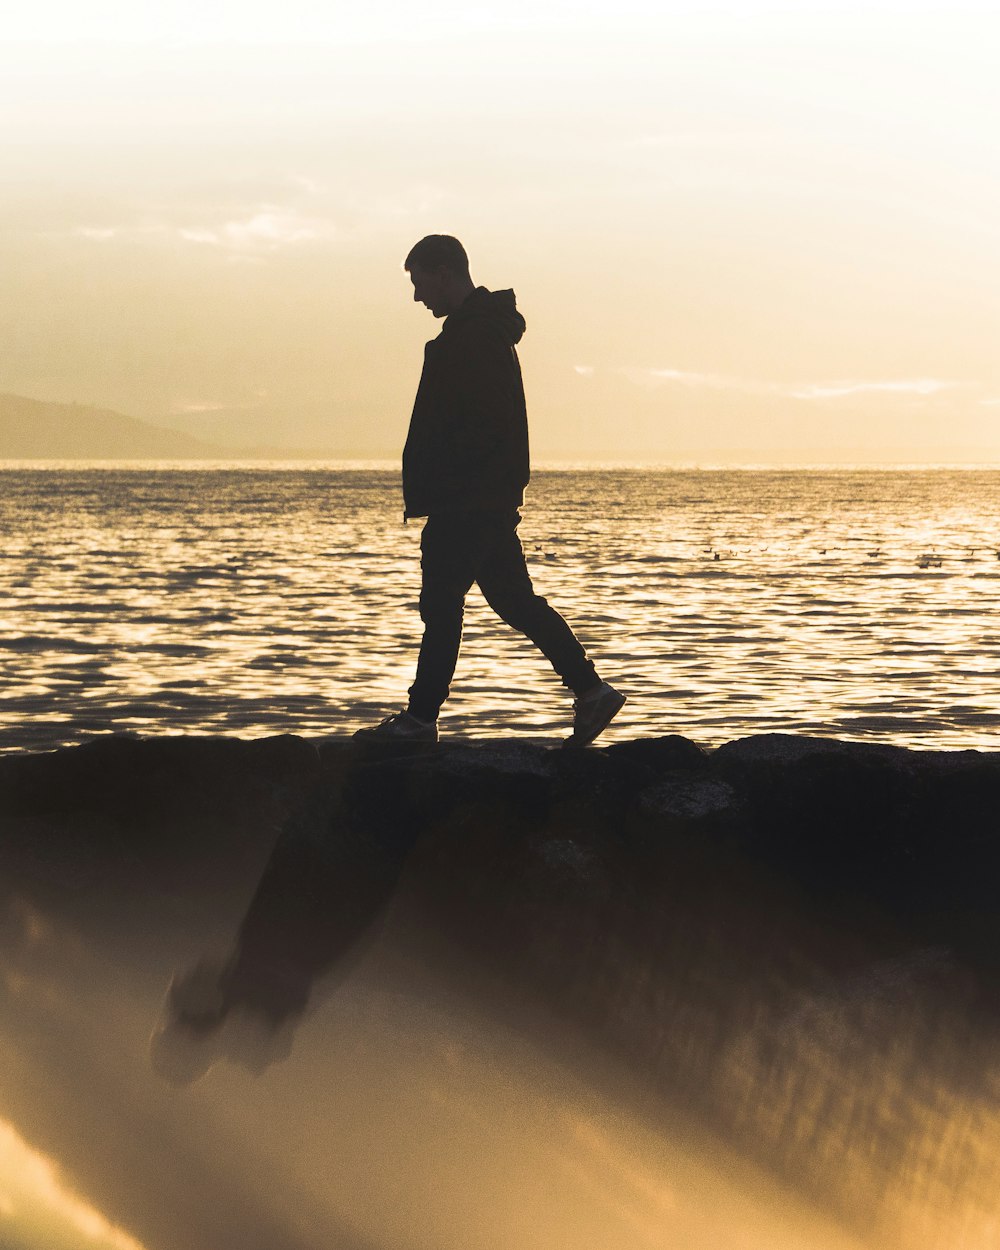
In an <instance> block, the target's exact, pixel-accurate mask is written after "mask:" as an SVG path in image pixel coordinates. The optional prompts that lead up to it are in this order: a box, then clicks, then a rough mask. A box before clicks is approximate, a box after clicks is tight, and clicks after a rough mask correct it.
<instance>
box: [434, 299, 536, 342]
mask: <svg viewBox="0 0 1000 1250" xmlns="http://www.w3.org/2000/svg"><path fill="white" fill-rule="evenodd" d="M473 317H485V318H487V319H488V320H489V322H490V323H491V324H492V325H493V326H494V327H495V328H496V329H497V330H498V331H499V332H500V334H501V335H502V336H503V337H504V339H505V340H506V341H507V342H508V343H510V344H511V346H513V345H514V344H515V343H519V342H520V341H521V336H522V335H523V334H524V327H525V321H524V318H523V317H522V316H521V314H520V313H519V312H518V311H517V301H516V299H515V297H514V292H513V291H488V290H487V289H486V287H484V286H477V287H476V289H475V290H474V291H473V292H472V294H471V295H469V296H468V298H467V299H466V300H465V303H464V304H462V306H461V308H457V309H456V310H455V311H454V312H453V313H452V314H451V316H450V317H448V321H465V320H467V319H470V318H473Z"/></svg>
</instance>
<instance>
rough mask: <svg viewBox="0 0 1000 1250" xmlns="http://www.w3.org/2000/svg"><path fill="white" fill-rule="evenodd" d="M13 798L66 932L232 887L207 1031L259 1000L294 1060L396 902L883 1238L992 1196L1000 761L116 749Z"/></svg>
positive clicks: (249, 745)
mask: <svg viewBox="0 0 1000 1250" xmlns="http://www.w3.org/2000/svg"><path fill="white" fill-rule="evenodd" d="M0 814H2V827H3V829H4V835H3V842H2V846H0V856H2V860H0V863H2V868H3V871H4V876H5V879H6V880H7V882H8V887H7V888H8V891H9V892H10V893H11V894H16V895H17V896H18V897H27V898H28V899H30V900H31V902H32V904H33V905H34V906H36V907H38V908H40V909H42V910H43V911H44V910H46V909H48V910H52V911H58V913H59V914H60V915H61V916H63V917H69V918H70V919H71V920H72V921H73V922H74V923H75V924H76V925H77V926H80V925H87V926H90V927H95V928H100V929H103V930H104V931H106V932H109V931H110V930H112V929H116V931H117V932H118V933H119V935H121V936H127V934H128V933H130V932H136V931H138V929H139V928H140V927H141V926H142V925H147V926H148V925H161V926H163V927H164V929H168V928H170V927H171V926H175V925H177V924H180V923H182V922H183V921H184V918H185V917H189V916H191V915H192V914H194V913H196V912H198V910H199V909H202V910H204V909H206V908H210V907H212V906H214V905H215V903H216V902H217V900H218V899H219V898H220V897H222V896H223V895H226V897H230V895H232V894H234V895H235V896H236V897H237V898H238V899H242V902H238V901H237V902H236V903H232V904H231V905H227V906H224V907H223V908H222V912H223V913H224V914H222V915H221V918H220V919H219V923H218V929H219V936H220V940H224V941H226V942H227V944H229V945H230V948H231V955H230V959H229V963H228V965H227V972H226V979H225V982H224V985H223V988H222V990H221V991H220V993H221V998H219V999H217V1001H216V1002H215V1003H214V1005H210V1006H209V1007H207V1008H206V1009H205V1014H204V1018H203V1019H201V1020H195V1021H194V1025H195V1031H196V1032H197V1031H198V1030H199V1029H200V1030H201V1031H202V1033H203V1034H204V1035H205V1036H206V1037H207V1036H208V1035H209V1034H211V1033H213V1031H216V1030H217V1029H219V1028H221V1026H222V1023H223V1017H224V1016H225V1015H226V1014H227V1012H229V1011H232V1012H237V1011H241V1012H244V1013H249V1014H250V1015H253V1014H256V1015H257V1017H258V1018H259V1021H260V1022H261V1024H262V1025H263V1026H264V1027H265V1028H270V1029H273V1030H274V1031H279V1030H281V1031H283V1036H284V1038H285V1041H284V1042H283V1044H282V1046H281V1047H280V1048H279V1049H278V1050H276V1052H275V1054H274V1055H273V1056H271V1057H272V1058H280V1057H284V1055H286V1054H287V1053H288V1052H289V1049H290V1047H291V1045H292V1042H291V1035H292V1034H293V1033H294V1029H295V1026H296V1023H297V1021H298V1019H299V1017H300V1016H301V1015H302V1013H303V1012H304V1011H306V1009H307V1008H310V1009H315V1008H316V1007H317V1003H318V1001H319V1000H320V999H323V998H324V997H327V996H329V995H330V994H331V993H333V994H335V992H336V985H337V983H338V980H342V978H343V977H344V976H345V975H347V973H348V972H349V970H350V968H351V966H352V961H353V960H355V959H357V958H358V956H359V954H361V953H363V951H364V945H365V940H366V938H367V937H369V936H370V935H371V933H372V932H373V931H374V927H375V926H377V924H378V923H379V922H380V921H381V920H382V919H383V918H384V917H385V916H386V915H387V914H391V915H393V916H394V924H395V925H396V927H397V928H398V929H399V931H400V932H402V933H405V934H406V935H407V937H406V941H405V942H403V943H402V944H401V945H402V948H403V949H404V952H405V953H404V955H403V956H402V958H404V959H413V960H423V961H426V962H431V963H434V964H435V966H437V967H441V968H445V969H447V975H448V976H450V977H452V978H453V980H454V983H455V984H456V985H460V986H461V987H462V991H463V992H465V993H468V994H470V995H472V996H474V997H478V998H480V999H482V1000H483V1001H485V1002H487V1003H488V1004H489V1003H493V1004H494V1006H495V1009H496V1010H497V1011H502V1012H504V1013H505V1015H506V1016H508V1017H509V1016H510V1015H511V1014H513V1015H514V1016H515V1017H517V1018H523V1020H524V1021H525V1022H526V1023H525V1027H526V1028H530V1027H534V1026H533V1025H532V1024H531V1023H530V1022H531V1021H532V1020H536V1019H537V1018H538V1017H537V1013H539V1012H541V1013H542V1014H543V1015H544V1016H545V1018H546V1019H548V1020H550V1021H552V1020H555V1021H558V1027H559V1028H560V1029H563V1030H567V1031H568V1034H569V1035H572V1036H575V1037H577V1038H578V1039H581V1041H582V1042H584V1043H585V1044H586V1045H587V1046H588V1047H591V1048H594V1049H595V1050H597V1051H599V1052H600V1053H601V1054H602V1055H604V1056H605V1057H606V1058H607V1060H608V1062H610V1063H612V1064H616V1065H618V1066H619V1068H620V1069H621V1070H622V1071H623V1072H626V1073H627V1074H628V1077H627V1079H628V1081H629V1082H630V1083H631V1085H632V1087H633V1089H634V1092H635V1094H636V1097H637V1098H638V1099H639V1100H640V1101H643V1100H645V1101H646V1102H647V1104H648V1107H649V1114H650V1115H652V1116H655V1114H656V1110H655V1108H656V1106H657V1101H658V1100H663V1101H664V1103H669V1104H671V1105H674V1106H677V1105H678V1104H679V1105H682V1106H683V1107H684V1108H685V1109H687V1110H690V1111H691V1112H692V1114H695V1115H697V1116H698V1117H700V1118H701V1119H702V1120H703V1121H704V1122H706V1123H708V1124H709V1125H711V1126H712V1128H713V1130H714V1131H718V1132H719V1133H720V1134H722V1135H724V1136H725V1138H726V1139H727V1140H728V1141H730V1142H733V1141H735V1142H737V1143H742V1146H743V1147H744V1148H745V1149H746V1150H747V1152H748V1153H751V1154H753V1156H754V1157H755V1158H756V1159H757V1160H758V1161H763V1162H764V1163H765V1164H766V1165H767V1166H769V1167H770V1168H772V1169H773V1170H774V1171H775V1172H776V1173H777V1174H778V1175H780V1176H781V1177H783V1178H784V1179H785V1180H788V1181H790V1182H792V1183H793V1184H795V1185H796V1187H798V1188H799V1189H800V1190H802V1191H803V1192H805V1193H806V1194H808V1195H809V1196H810V1197H811V1198H813V1199H814V1200H818V1201H820V1202H822V1203H823V1204H824V1205H826V1206H827V1207H829V1208H830V1209H832V1210H835V1211H836V1212H838V1214H839V1215H840V1216H841V1218H843V1219H846V1220H849V1221H850V1222H851V1223H855V1222H857V1223H858V1224H859V1225H860V1226H863V1227H864V1228H865V1229H866V1230H868V1231H870V1230H871V1229H872V1228H874V1227H877V1228H880V1229H881V1232H880V1234H879V1236H880V1237H881V1238H882V1240H881V1241H880V1242H879V1244H886V1245H888V1244H894V1238H896V1237H897V1235H899V1236H901V1235H902V1234H899V1224H898V1219H897V1216H898V1214H899V1211H900V1210H902V1209H903V1207H906V1208H907V1210H908V1211H910V1213H911V1215H912V1204H913V1202H914V1201H918V1203H919V1204H924V1205H926V1211H927V1219H932V1218H933V1219H935V1220H944V1219H946V1218H951V1216H954V1215H955V1213H956V1212H957V1211H958V1210H959V1207H961V1208H962V1210H966V1209H969V1210H975V1211H982V1212H983V1215H984V1218H985V1215H986V1213H988V1211H989V1210H990V1209H991V1204H992V1203H993V1202H994V1198H993V1195H994V1194H995V1192H996V1190H997V1183H998V1179H1000V1165H998V1163H997V1161H996V1152H995V1150H994V1149H993V1146H992V1145H991V1142H993V1141H994V1134H995V1133H996V1131H997V1129H998V1127H1000V1123H998V1116H997V1113H996V1112H995V1111H994V1109H993V1104H994V1102H995V1099H993V1098H992V1095H991V1093H990V1091H991V1090H992V1088H993V1080H994V1077H993V1073H994V1070H995V1069H994V1059H993V1053H994V1049H995V1038H996V1032H997V1024H998V1022H1000V1011H998V1007H1000V977H998V965H1000V909H998V908H997V906H996V895H997V889H998V881H1000V753H996V754H992V753H978V752H974V751H957V752H940V753H936V752H915V751H909V750H905V749H903V748H896V747H891V746H884V745H868V744H861V743H852V742H841V741H834V740H829V739H819V738H802V737H790V736H781V735H767V736H761V737H752V738H744V739H741V740H739V741H736V742H732V743H729V744H727V745H725V746H723V747H721V748H719V749H717V750H714V751H712V752H707V751H704V750H703V749H701V748H700V747H699V746H697V745H696V744H695V743H693V742H691V741H689V740H687V739H685V738H683V737H678V736H672V737H663V738H648V739H639V740H635V741H629V742H620V743H616V744H614V745H611V746H608V747H605V748H588V749H585V750H552V749H546V748H544V747H542V746H539V745H536V744H533V743H531V742H530V741H518V740H516V739H507V740H503V741H493V740H491V741H483V740H479V741H475V740H465V741H463V740H452V741H447V740H446V741H443V742H441V743H438V744H421V745H417V746H414V745H407V744H404V745H399V744H371V743H369V744H360V743H358V742H356V741H352V740H350V739H343V740H334V741H329V742H325V743H323V744H321V745H320V746H319V748H318V749H317V747H316V746H315V745H314V744H312V743H310V742H308V741H306V740H304V739H299V738H294V737H285V738H276V739H267V740H259V741H254V742H241V741H236V740H231V739H207V738H206V739H181V738H174V739H169V738H168V739H159V740H139V739H127V738H106V739H98V740H95V741H93V742H92V743H89V744H87V745H85V746H81V747H76V748H72V749H67V750H62V751H57V752H54V753H52V754H48V755H14V756H9V757H6V758H4V759H2V760H0ZM227 891H228V892H229V893H227ZM226 935H228V936H226ZM164 988H166V987H164ZM213 1011H215V1012H216V1017H217V1018H215V1017H213V1016H212V1012H213ZM196 1040H197V1039H196ZM229 1057H231V1058H232V1057H237V1058H238V1056H234V1055H230V1056H229ZM267 1062H268V1057H267V1056H266V1055H265V1056H264V1058H263V1060H262V1061H261V1066H263V1065H264V1064H266V1063H267ZM945 1136H947V1140H948V1141H949V1142H950V1143H951V1144H950V1145H949V1146H948V1148H947V1149H945V1148H944V1147H943V1146H942V1144H941V1143H942V1142H943V1141H944V1140H945ZM834 1159H835V1160H836V1166H832V1164H831V1160H834ZM918 1191H919V1192H918ZM915 1193H916V1194H917V1197H916V1198H915V1197H914V1194H915ZM970 1204H971V1205H970ZM922 1209H923V1208H922ZM907 1218H910V1217H909V1216H908V1217H907ZM963 1218H964V1217H963ZM928 1244H931V1243H928Z"/></svg>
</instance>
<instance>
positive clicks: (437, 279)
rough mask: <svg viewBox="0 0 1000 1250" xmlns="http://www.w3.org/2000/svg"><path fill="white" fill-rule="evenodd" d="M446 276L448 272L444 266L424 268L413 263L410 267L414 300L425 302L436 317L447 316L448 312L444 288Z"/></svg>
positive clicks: (418, 302)
mask: <svg viewBox="0 0 1000 1250" xmlns="http://www.w3.org/2000/svg"><path fill="white" fill-rule="evenodd" d="M446 278H447V274H446V272H445V270H444V269H443V268H440V267H439V268H437V269H422V268H421V267H420V266H419V265H413V266H412V268H411V269H410V281H411V282H412V283H413V302H414V303H415V304H423V305H424V307H425V308H428V309H430V311H431V312H432V313H433V314H434V316H435V317H444V316H446V315H447V312H448V309H447V307H446V304H447V301H446V299H445V290H444V288H445V281H446Z"/></svg>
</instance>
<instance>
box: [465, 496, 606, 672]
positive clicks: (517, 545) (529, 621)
mask: <svg viewBox="0 0 1000 1250" xmlns="http://www.w3.org/2000/svg"><path fill="white" fill-rule="evenodd" d="M520 520H521V518H520V515H519V514H518V513H517V512H516V511H514V512H511V513H505V514H503V516H502V518H498V524H497V527H496V531H495V536H494V540H493V542H491V543H490V544H489V547H488V549H487V550H486V551H485V552H484V557H483V560H482V562H481V564H480V566H479V569H478V571H477V574H476V579H475V580H476V581H477V582H478V583H479V587H480V589H481V590H482V592H483V594H484V596H485V597H486V602H487V603H488V604H489V605H490V607H491V608H492V609H493V611H494V612H496V614H497V615H498V616H499V617H501V618H502V619H503V620H504V621H506V622H507V624H508V625H510V626H511V627H512V628H513V629H516V630H517V631H518V632H519V633H522V634H524V635H525V636H526V637H528V638H530V639H531V641H532V642H533V643H534V644H535V646H536V647H538V649H539V650H540V651H541V652H542V654H543V655H544V656H545V657H546V659H547V660H548V661H549V663H550V664H551V665H552V667H553V668H554V669H555V670H556V672H557V673H558V674H559V676H560V677H561V678H562V681H563V685H565V686H568V687H569V689H570V690H572V691H573V693H574V694H575V695H583V694H586V693H587V692H588V691H590V690H594V689H596V688H597V687H599V686H600V685H601V679H600V677H598V675H597V671H596V669H595V668H594V665H593V662H592V661H591V660H589V659H588V658H587V653H586V652H585V651H584V649H583V647H582V645H581V644H580V641H579V639H578V638H577V637H576V635H575V634H574V633H573V631H572V630H571V629H570V627H569V626H568V625H567V624H566V622H565V620H563V618H562V617H561V616H560V615H559V613H558V612H557V611H556V610H555V608H553V607H552V606H551V605H550V604H549V602H548V600H547V599H544V598H543V597H542V596H541V595H538V594H536V593H535V588H534V586H533V585H532V584H531V577H530V576H529V574H528V569H527V566H526V564H525V561H524V550H523V548H522V547H521V540H520V539H519V538H518V536H517V526H518V524H519V523H520Z"/></svg>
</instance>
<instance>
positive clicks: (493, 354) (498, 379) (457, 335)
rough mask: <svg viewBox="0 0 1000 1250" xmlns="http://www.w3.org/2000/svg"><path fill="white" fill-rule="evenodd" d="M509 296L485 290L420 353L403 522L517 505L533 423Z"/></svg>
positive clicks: (520, 325) (519, 322) (518, 319)
mask: <svg viewBox="0 0 1000 1250" xmlns="http://www.w3.org/2000/svg"><path fill="white" fill-rule="evenodd" d="M523 334H524V318H523V317H522V316H521V314H520V313H519V312H518V311H517V307H516V305H515V301H514V292H513V291H488V290H487V289H486V287H483V286H480V287H476V289H475V290H474V291H473V292H472V293H471V294H470V295H469V296H468V298H467V299H466V300H465V302H464V303H463V304H462V305H461V307H460V308H458V309H456V310H455V312H453V313H451V314H450V316H448V317H447V318H446V319H445V322H444V325H443V326H442V327H441V333H440V334H439V335H438V336H437V338H436V339H432V340H431V341H430V342H429V343H428V344H427V346H426V347H425V348H424V369H423V373H422V374H421V376H420V386H419V387H418V388H417V398H416V400H415V401H414V404H413V415H412V417H411V418H410V429H409V433H408V434H407V437H406V446H405V447H404V449H403V501H404V507H405V515H406V516H429V515H430V514H431V513H436V512H460V511H469V510H485V509H488V508H496V509H502V508H517V507H519V506H520V505H521V503H522V502H523V500H524V488H525V487H526V486H527V484H528V418H527V412H526V410H525V405H524V385H523V383H522V381H521V366H520V363H519V362H518V359H517V352H516V351H515V349H514V345H515V343H517V342H519V341H520V338H521V336H522V335H523Z"/></svg>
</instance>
